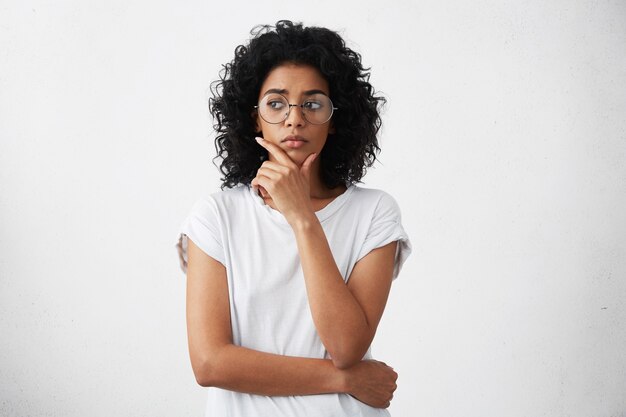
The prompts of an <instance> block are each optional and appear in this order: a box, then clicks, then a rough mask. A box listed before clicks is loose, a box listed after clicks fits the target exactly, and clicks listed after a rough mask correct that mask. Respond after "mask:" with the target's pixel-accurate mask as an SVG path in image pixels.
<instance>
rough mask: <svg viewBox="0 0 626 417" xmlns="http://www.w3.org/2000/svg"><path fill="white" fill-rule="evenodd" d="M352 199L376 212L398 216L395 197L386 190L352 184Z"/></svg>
mask: <svg viewBox="0 0 626 417" xmlns="http://www.w3.org/2000/svg"><path fill="white" fill-rule="evenodd" d="M353 187H354V190H353V192H352V195H353V201H354V202H355V203H357V204H359V205H361V204H363V205H365V206H367V207H369V208H371V209H372V210H373V211H374V212H375V213H377V214H379V215H380V214H383V215H384V214H387V215H392V214H395V215H397V216H398V217H399V216H400V207H399V206H398V203H397V202H396V199H395V198H394V197H393V196H392V195H391V194H389V193H388V192H386V191H383V190H380V189H377V188H366V187H360V186H357V185H353Z"/></svg>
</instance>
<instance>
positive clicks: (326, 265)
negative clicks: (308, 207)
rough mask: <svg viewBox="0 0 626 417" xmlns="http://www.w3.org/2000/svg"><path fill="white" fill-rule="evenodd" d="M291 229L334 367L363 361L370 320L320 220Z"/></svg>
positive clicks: (313, 310)
mask: <svg viewBox="0 0 626 417" xmlns="http://www.w3.org/2000/svg"><path fill="white" fill-rule="evenodd" d="M292 228H293V230H294V233H295V236H296V241H297V245H298V251H299V253H300V261H301V264H302V270H303V273H304V279H305V284H306V289H307V295H308V299H309V305H310V308H311V313H312V316H313V322H314V323H315V327H316V329H317V332H318V334H319V336H320V339H321V340H322V343H323V344H324V346H325V347H326V349H327V350H328V352H329V353H330V355H331V357H332V358H333V361H334V363H335V365H336V366H338V367H341V368H345V367H349V366H350V365H353V364H354V363H356V362H358V361H360V360H361V358H362V357H363V355H364V354H365V352H366V351H367V348H368V346H369V344H370V343H371V334H372V331H371V329H370V326H369V324H368V322H367V317H366V315H365V313H364V311H363V309H362V308H361V306H360V305H359V303H358V301H357V300H356V298H355V297H354V296H353V295H352V293H351V292H350V290H349V289H348V287H347V285H346V283H345V282H344V280H343V277H342V276H341V273H340V272H339V269H338V268H337V264H336V262H335V259H334V257H333V254H332V252H331V250H330V246H329V244H328V240H327V239H326V235H325V233H324V230H323V229H322V226H321V224H320V223H319V221H317V218H315V219H313V220H303V221H299V222H297V223H295V224H294V225H292Z"/></svg>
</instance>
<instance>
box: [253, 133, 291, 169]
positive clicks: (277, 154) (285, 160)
mask: <svg viewBox="0 0 626 417" xmlns="http://www.w3.org/2000/svg"><path fill="white" fill-rule="evenodd" d="M255 139H256V141H257V142H258V143H259V145H261V146H262V147H264V148H265V149H267V151H268V152H269V153H270V154H272V155H273V156H274V158H276V160H277V161H278V162H280V163H281V164H283V165H285V166H291V165H293V164H294V163H293V161H292V160H291V158H290V157H289V155H287V154H286V153H285V151H283V150H282V149H280V148H279V147H278V146H276V145H274V144H273V143H272V142H270V141H268V140H265V139H263V138H262V137H259V136H257V137H256V138H255Z"/></svg>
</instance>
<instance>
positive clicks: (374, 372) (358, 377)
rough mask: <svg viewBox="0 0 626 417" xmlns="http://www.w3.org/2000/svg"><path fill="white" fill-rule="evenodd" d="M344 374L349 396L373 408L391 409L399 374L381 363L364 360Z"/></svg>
mask: <svg viewBox="0 0 626 417" xmlns="http://www.w3.org/2000/svg"><path fill="white" fill-rule="evenodd" d="M342 372H344V373H345V374H344V376H345V381H346V391H347V393H348V394H350V395H352V396H353V397H354V398H356V399H357V400H359V401H361V402H364V403H365V404H367V405H370V406H372V407H376V408H387V407H389V404H390V403H391V399H392V398H393V392H394V391H395V390H396V388H397V387H398V386H397V385H396V380H397V379H398V374H397V373H396V372H395V371H394V370H393V368H391V367H390V366H387V365H386V364H385V363H383V362H380V361H376V360H364V361H361V362H359V363H357V364H356V365H354V366H352V367H351V368H348V369H346V370H344V371H342Z"/></svg>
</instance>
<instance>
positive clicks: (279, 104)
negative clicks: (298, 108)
mask: <svg viewBox="0 0 626 417" xmlns="http://www.w3.org/2000/svg"><path fill="white" fill-rule="evenodd" d="M267 107H269V108H270V109H271V110H281V109H283V108H284V107H285V103H284V102H283V101H282V100H268V102H267Z"/></svg>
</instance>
